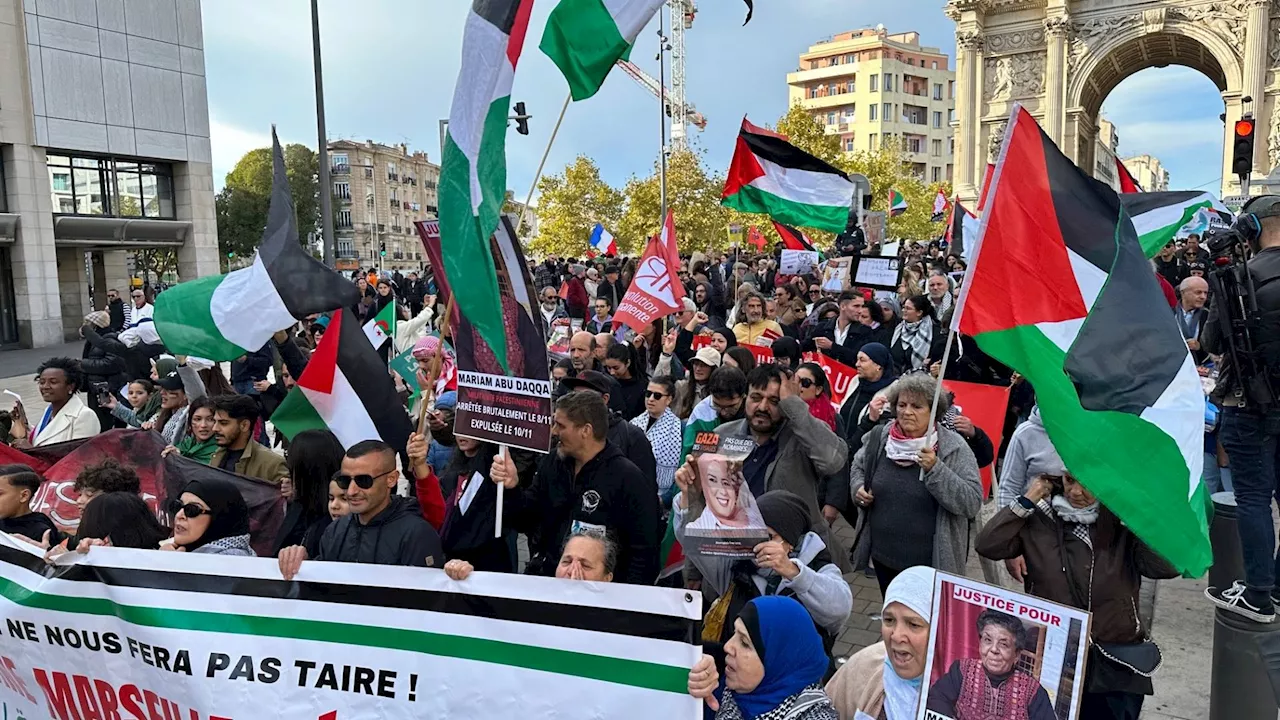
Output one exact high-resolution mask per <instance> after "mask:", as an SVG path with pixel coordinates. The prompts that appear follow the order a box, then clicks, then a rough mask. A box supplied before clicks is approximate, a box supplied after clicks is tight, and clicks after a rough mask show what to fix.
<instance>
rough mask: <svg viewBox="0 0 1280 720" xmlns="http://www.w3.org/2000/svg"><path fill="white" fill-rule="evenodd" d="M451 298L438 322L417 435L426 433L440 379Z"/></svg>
mask: <svg viewBox="0 0 1280 720" xmlns="http://www.w3.org/2000/svg"><path fill="white" fill-rule="evenodd" d="M441 269H442V270H443V268H441ZM453 298H454V294H453V293H452V292H451V293H449V301H448V302H446V303H445V304H444V319H443V320H441V321H440V344H439V345H437V346H436V354H435V355H433V356H432V358H431V366H430V367H431V373H430V375H428V376H427V386H426V387H424V388H422V407H420V408H418V434H419V435H422V434H423V433H425V432H426V429H427V406H428V405H430V404H431V401H432V400H433V399H434V398H433V396H434V395H435V389H436V380H438V379H439V378H440V370H441V368H442V367H443V366H444V335H445V331H447V330H448V329H449V321H450V320H451V319H452V318H453Z"/></svg>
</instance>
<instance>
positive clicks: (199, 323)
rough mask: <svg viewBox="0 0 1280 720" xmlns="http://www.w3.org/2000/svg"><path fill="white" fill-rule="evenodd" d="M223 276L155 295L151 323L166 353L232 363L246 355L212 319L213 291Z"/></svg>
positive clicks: (208, 276) (180, 286) (190, 281)
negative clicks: (154, 326)
mask: <svg viewBox="0 0 1280 720" xmlns="http://www.w3.org/2000/svg"><path fill="white" fill-rule="evenodd" d="M237 272H239V271H237ZM226 277H227V276H226V275H207V276H205V277H202V278H196V279H195V280H188V281H186V282H184V283H181V284H179V285H178V286H177V287H173V288H170V289H169V290H166V291H165V292H162V293H160V294H159V295H156V301H155V312H154V313H153V315H154V317H153V319H152V322H154V323H155V324H156V332H157V333H159V334H160V339H161V340H162V341H164V345H165V347H166V348H168V350H169V352H171V353H174V354H177V355H194V356H196V357H203V358H209V359H211V360H232V359H235V358H238V357H240V356H241V355H244V354H245V353H247V352H248V350H246V349H244V348H242V347H240V346H239V345H236V344H235V343H233V342H230V341H229V340H227V339H226V338H225V337H223V335H222V331H220V330H219V329H218V324H217V323H216V322H214V320H213V312H212V304H211V303H212V300H213V292H214V290H216V289H217V288H218V286H219V285H221V284H222V281H223V280H225V279H226ZM254 349H255V350H256V349H257V348H254Z"/></svg>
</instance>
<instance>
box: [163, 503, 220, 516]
mask: <svg viewBox="0 0 1280 720" xmlns="http://www.w3.org/2000/svg"><path fill="white" fill-rule="evenodd" d="M170 508H171V509H172V512H173V514H174V515H177V514H178V513H182V514H183V515H184V516H185V517H186V518H187V519H188V520H193V519H195V518H198V517H200V516H201V515H204V514H205V513H208V514H209V515H213V511H212V510H206V509H204V508H202V507H200V506H199V505H197V504H195V503H186V504H183V503H180V502H178V501H177V500H174V501H173V503H172V504H171V505H170Z"/></svg>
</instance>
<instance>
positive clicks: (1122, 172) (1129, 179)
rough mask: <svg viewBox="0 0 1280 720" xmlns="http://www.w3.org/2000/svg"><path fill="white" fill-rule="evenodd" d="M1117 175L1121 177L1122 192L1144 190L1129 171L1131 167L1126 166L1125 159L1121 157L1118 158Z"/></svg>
mask: <svg viewBox="0 0 1280 720" xmlns="http://www.w3.org/2000/svg"><path fill="white" fill-rule="evenodd" d="M1116 177H1117V178H1119V179H1120V192H1122V193H1140V192H1142V187H1141V186H1139V185H1138V181H1137V180H1134V179H1133V175H1132V174H1131V173H1130V172H1129V168H1127V167H1125V166H1124V161H1123V160H1121V159H1120V158H1116Z"/></svg>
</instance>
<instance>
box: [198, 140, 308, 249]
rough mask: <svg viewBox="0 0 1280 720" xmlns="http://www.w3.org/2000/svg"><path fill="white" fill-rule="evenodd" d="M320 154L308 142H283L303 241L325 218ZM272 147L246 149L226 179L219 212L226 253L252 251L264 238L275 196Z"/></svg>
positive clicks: (218, 202) (217, 205)
mask: <svg viewBox="0 0 1280 720" xmlns="http://www.w3.org/2000/svg"><path fill="white" fill-rule="evenodd" d="M319 162H320V161H319V156H318V155H317V154H316V153H315V152H314V151H312V150H311V148H308V147H307V146H305V145H298V144H291V145H286V146H285V147H284V166H285V174H286V175H287V176H288V178H289V192H290V194H291V195H292V196H293V207H294V211H295V212H296V214H297V219H298V242H299V243H300V244H302V245H304V246H305V244H306V241H307V236H308V235H310V234H311V233H314V232H316V228H317V226H318V225H319V221H320V196H319V190H320V188H319V173H320V165H319ZM271 174H272V173H271V149H270V148H258V149H257V150H250V151H249V152H247V153H245V154H244V156H243V157H241V158H240V161H239V162H237V163H236V166H235V167H234V168H233V169H232V170H231V172H229V173H227V180H226V183H225V184H224V185H223V188H222V191H221V192H219V193H218V194H217V196H216V198H215V208H216V213H217V218H218V248H219V250H221V252H222V257H223V260H224V264H225V260H226V257H227V253H230V252H234V253H235V254H236V255H237V256H249V255H252V254H253V252H254V251H255V250H256V249H257V247H258V243H260V242H262V231H263V229H264V227H265V226H266V223H267V210H268V208H269V206H270V202H271Z"/></svg>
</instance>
